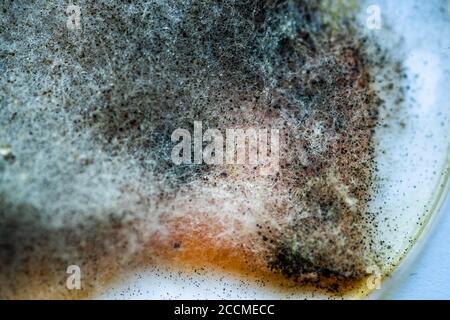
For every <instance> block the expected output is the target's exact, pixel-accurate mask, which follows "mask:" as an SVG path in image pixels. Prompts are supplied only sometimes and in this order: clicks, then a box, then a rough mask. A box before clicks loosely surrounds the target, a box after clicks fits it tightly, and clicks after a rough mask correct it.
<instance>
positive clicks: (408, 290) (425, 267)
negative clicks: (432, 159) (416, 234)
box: [383, 197, 450, 299]
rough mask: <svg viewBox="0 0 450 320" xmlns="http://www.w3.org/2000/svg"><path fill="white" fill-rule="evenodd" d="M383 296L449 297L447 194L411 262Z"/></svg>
mask: <svg viewBox="0 0 450 320" xmlns="http://www.w3.org/2000/svg"><path fill="white" fill-rule="evenodd" d="M398 280H399V281H394V282H395V283H394V284H392V287H391V288H388V290H387V291H388V292H387V294H386V295H385V296H384V297H383V298H385V299H450V197H448V198H447V201H446V204H445V205H444V207H443V211H442V212H441V215H440V216H439V217H438V218H437V220H436V221H435V225H434V226H433V228H432V229H431V234H430V235H429V237H428V239H426V241H425V245H424V247H423V248H422V250H421V251H420V253H419V255H418V256H417V257H416V258H415V259H414V262H413V263H412V264H411V265H410V266H408V267H407V268H406V270H404V271H403V272H402V274H401V275H400V278H399V279H398Z"/></svg>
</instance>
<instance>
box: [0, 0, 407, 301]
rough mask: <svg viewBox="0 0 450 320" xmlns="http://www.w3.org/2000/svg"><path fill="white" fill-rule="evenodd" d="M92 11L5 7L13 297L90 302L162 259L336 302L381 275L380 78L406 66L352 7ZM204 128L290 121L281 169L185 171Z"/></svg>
mask: <svg viewBox="0 0 450 320" xmlns="http://www.w3.org/2000/svg"><path fill="white" fill-rule="evenodd" d="M78 5H79V6H80V7H81V8H82V19H81V25H82V28H81V29H79V30H68V29H67V26H66V19H67V16H66V14H65V9H66V8H65V5H64V3H63V2H60V3H58V2H57V3H54V2H52V3H50V2H47V1H36V2H34V3H33V4H31V3H30V4H29V3H27V2H25V1H23V2H21V1H14V2H12V1H11V2H10V1H6V2H4V3H3V4H2V5H1V6H2V10H1V11H2V13H1V19H2V21H3V22H4V23H3V25H4V27H2V30H1V33H2V45H1V48H2V49H1V59H2V64H1V68H2V73H3V74H4V75H5V76H4V77H2V79H1V86H0V88H1V97H2V99H1V109H0V125H1V130H0V142H1V143H2V145H3V147H2V148H3V150H6V147H5V146H7V145H8V152H7V153H6V151H5V152H4V153H3V154H4V156H3V158H0V161H1V162H0V179H1V180H0V270H1V272H0V282H1V286H0V296H1V297H76V296H80V297H82V296H87V295H89V294H90V293H91V292H92V291H93V290H94V289H95V288H96V287H98V286H101V285H102V284H104V283H105V282H107V281H110V280H111V279H112V278H113V277H114V276H115V275H117V274H118V273H120V272H124V271H126V270H130V269H131V268H133V267H135V266H138V265H142V264H158V263H163V262H164V263H167V262H168V263H175V264H183V265H184V264H188V265H193V266H197V267H198V266H208V267H211V268H213V267H220V268H222V267H223V268H227V269H235V270H238V271H240V272H243V273H245V274H256V275H258V274H260V275H264V276H265V277H266V278H267V279H269V278H270V277H272V278H271V279H272V280H271V281H275V282H276V281H287V282H291V283H294V284H295V285H298V286H299V288H300V287H302V286H306V285H307V286H309V288H311V289H313V288H316V289H321V290H322V289H325V290H328V291H331V292H333V293H337V294H339V293H342V292H343V291H344V290H346V289H348V287H349V285H350V286H351V284H352V283H357V282H358V281H361V279H364V278H365V277H367V276H368V275H369V274H370V272H371V271H370V270H372V269H371V268H372V267H373V266H374V265H375V266H376V264H377V253H376V252H375V251H374V250H373V248H372V241H373V235H374V232H376V228H375V226H374V225H372V224H371V219H372V217H371V214H369V213H368V212H367V203H368V201H369V199H370V194H371V193H372V192H373V190H372V181H373V178H374V174H375V166H374V159H373V157H374V155H373V141H372V140H373V133H374V129H375V126H376V124H377V114H378V112H377V110H378V108H379V105H380V103H381V102H380V100H379V99H378V98H377V96H376V93H375V92H374V91H373V89H372V83H371V82H372V75H371V69H372V68H373V67H374V66H375V65H377V64H379V63H383V64H384V66H391V65H393V62H392V61H390V60H389V57H388V56H387V55H385V54H384V53H383V52H382V51H381V50H378V51H375V53H374V52H372V53H371V54H369V53H368V50H366V49H367V48H366V43H365V40H364V39H363V38H362V37H360V36H358V30H357V29H356V27H355V26H354V24H353V23H352V19H351V18H352V16H351V12H352V6H351V5H348V6H347V5H336V4H333V3H328V2H327V1H325V2H323V1H321V2H318V1H317V2H316V1H275V0H262V1H253V0H252V1H250V0H248V1H247V0H242V1H212V0H196V1H149V2H148V1H147V2H146V1H135V2H134V3H132V4H119V3H111V2H110V1H95V2H91V1H87V2H84V1H81V2H80V3H79V4H78ZM372 46H373V44H372ZM399 70H400V69H399V67H398V66H397V72H399V73H401V71H399ZM194 121H202V123H203V129H207V128H217V129H219V130H221V131H222V132H225V131H226V129H228V128H243V129H248V128H267V129H278V130H279V132H280V160H279V161H280V170H279V171H278V172H277V173H276V174H273V175H261V174H260V173H259V170H258V168H256V167H255V166H253V165H227V164H222V165H207V164H190V165H175V164H174V163H173V162H172V161H171V150H172V148H173V146H174V142H172V141H171V134H172V132H173V131H174V130H175V129H177V128H186V129H188V130H192V126H193V123H194ZM6 155H7V156H6ZM69 265H78V266H80V268H81V270H82V271H83V290H81V291H69V290H67V288H66V287H65V279H66V277H67V274H66V272H65V271H66V268H67V266H69ZM369 267H370V268H369ZM274 279H275V280H274ZM283 279H284V280H283ZM311 285H312V287H311Z"/></svg>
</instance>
